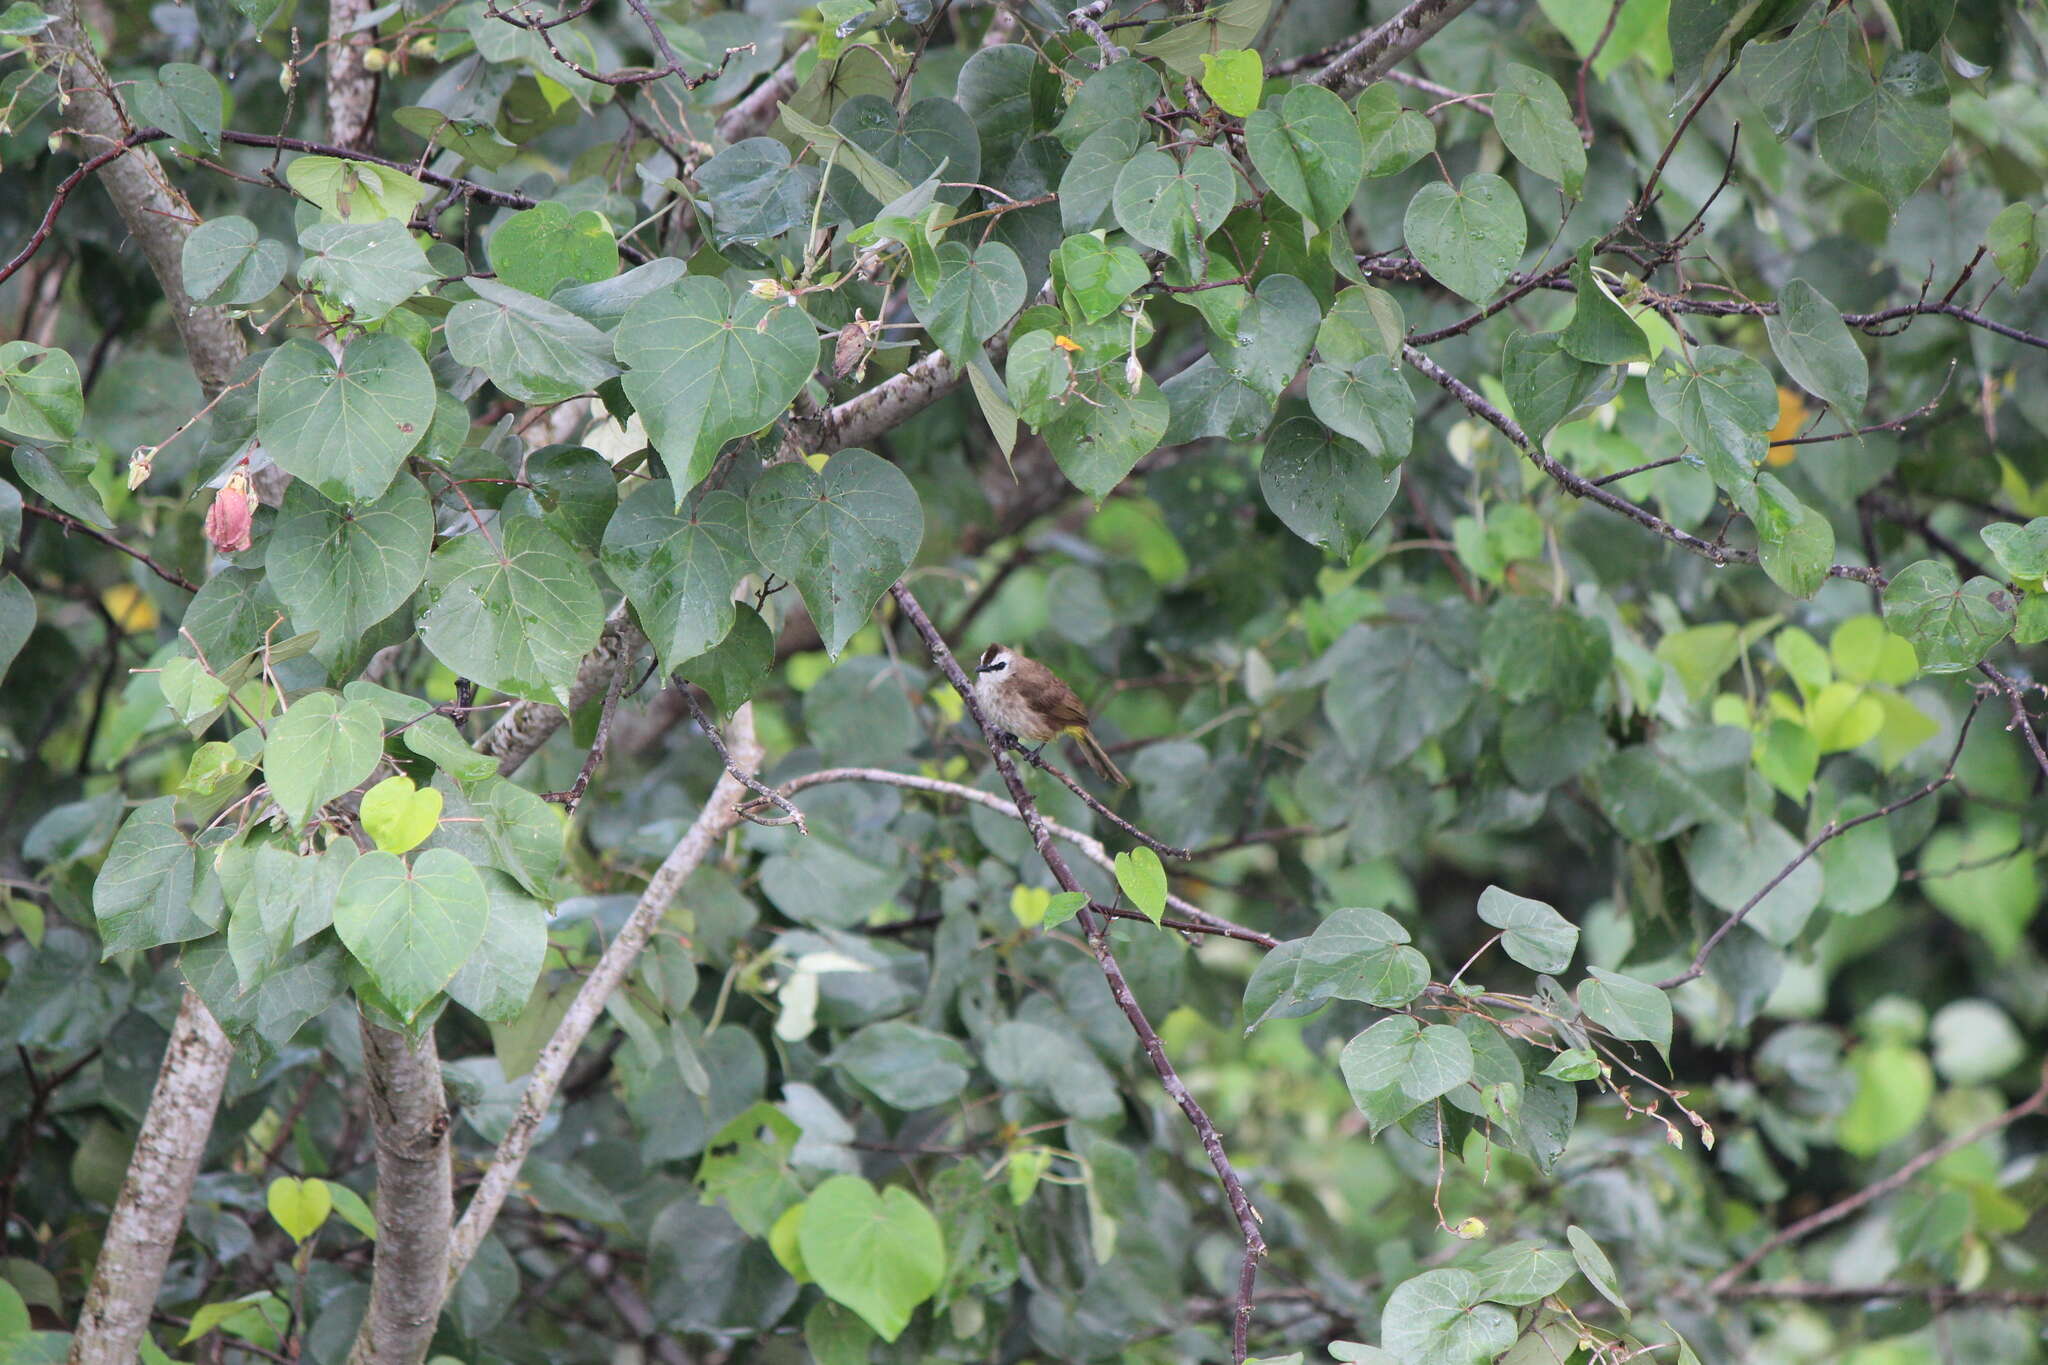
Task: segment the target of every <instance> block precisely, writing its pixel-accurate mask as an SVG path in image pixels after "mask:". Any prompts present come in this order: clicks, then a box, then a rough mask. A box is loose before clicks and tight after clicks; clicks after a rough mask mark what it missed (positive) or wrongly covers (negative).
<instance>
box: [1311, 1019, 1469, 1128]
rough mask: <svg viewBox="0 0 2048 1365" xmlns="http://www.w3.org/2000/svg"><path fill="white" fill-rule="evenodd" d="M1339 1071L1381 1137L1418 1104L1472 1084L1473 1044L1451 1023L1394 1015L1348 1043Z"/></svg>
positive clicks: (1339, 1061)
mask: <svg viewBox="0 0 2048 1365" xmlns="http://www.w3.org/2000/svg"><path fill="white" fill-rule="evenodd" d="M1338 1068H1339V1070H1341V1071H1342V1072H1343V1074H1344V1083H1345V1085H1347V1086H1348V1087H1350V1090H1351V1098H1352V1099H1353V1100H1354V1101H1355V1102H1357V1104H1358V1105H1359V1108H1360V1109H1361V1111H1362V1112H1364V1113H1365V1115H1366V1117H1367V1119H1368V1120H1370V1122H1371V1124H1372V1130H1373V1133H1374V1134H1375V1135H1377V1134H1379V1133H1380V1132H1381V1131H1382V1130H1384V1129H1385V1128H1386V1127H1387V1126H1388V1125H1389V1124H1391V1123H1394V1122H1396V1121H1397V1120H1399V1119H1400V1118H1401V1117H1402V1116H1403V1115H1404V1114H1406V1113H1408V1112H1409V1111H1410V1110H1412V1109H1414V1108H1415V1107H1416V1106H1417V1105H1420V1104H1425V1103H1427V1102H1429V1101H1430V1100H1433V1099H1436V1098H1437V1097H1438V1096H1440V1095H1443V1094H1445V1093H1446V1092H1448V1091H1450V1090H1452V1089H1454V1088H1455V1087H1457V1086H1460V1085H1464V1084H1465V1083H1466V1082H1467V1081H1470V1080H1471V1079H1472V1043H1471V1041H1470V1040H1469V1039H1467V1038H1466V1037H1465V1035H1464V1034H1463V1033H1460V1032H1459V1031H1458V1030H1457V1029H1455V1028H1452V1027H1451V1026H1450V1025H1448V1024H1431V1025H1429V1026H1428V1027H1426V1028H1425V1027H1423V1026H1422V1025H1421V1024H1418V1023H1417V1022H1416V1021H1415V1020H1413V1019H1411V1018H1409V1017H1407V1016H1406V1015H1395V1016H1393V1017H1391V1018H1387V1019H1382V1020H1380V1021H1379V1022H1378V1023H1377V1024H1374V1025H1373V1026H1372V1027H1371V1028H1369V1029H1367V1030H1366V1031H1365V1032H1363V1033H1361V1034H1359V1035H1358V1036H1357V1037H1355V1038H1353V1039H1352V1040H1351V1041H1350V1042H1348V1043H1346V1044H1345V1045H1344V1051H1343V1053H1342V1055H1341V1056H1340V1057H1339V1058H1338ZM1383 1106H1384V1107H1383Z"/></svg>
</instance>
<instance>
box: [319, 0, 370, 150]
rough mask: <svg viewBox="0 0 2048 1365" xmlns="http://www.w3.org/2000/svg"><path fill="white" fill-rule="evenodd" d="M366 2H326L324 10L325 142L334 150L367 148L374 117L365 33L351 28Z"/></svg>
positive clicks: (366, 9)
mask: <svg viewBox="0 0 2048 1365" xmlns="http://www.w3.org/2000/svg"><path fill="white" fill-rule="evenodd" d="M369 12H370V0H329V3H328V6H327V140H328V141H330V142H332V143H334V144H335V145H336V146H337V147H355V148H363V147H368V146H369V145H370V134H371V132H372V131H373V129H374V126H375V123H376V114H377V77H376V75H375V74H374V73H372V72H371V70H370V69H369V67H367V66H365V65H364V64H363V54H364V53H366V52H368V51H369V50H370V47H371V41H370V40H371V37H372V36H373V35H371V34H370V33H369V32H367V31H364V32H357V31H355V27H356V25H357V24H358V23H360V22H361V21H362V17H363V16H364V15H365V14H368V13H369Z"/></svg>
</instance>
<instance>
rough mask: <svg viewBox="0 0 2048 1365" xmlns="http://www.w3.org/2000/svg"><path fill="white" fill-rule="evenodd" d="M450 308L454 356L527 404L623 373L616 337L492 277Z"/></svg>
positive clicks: (473, 282) (476, 282)
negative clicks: (618, 363)
mask: <svg viewBox="0 0 2048 1365" xmlns="http://www.w3.org/2000/svg"><path fill="white" fill-rule="evenodd" d="M466 283H467V284H468V285H469V287H470V289H472V290H473V291H475V293H476V297H475V298H473V299H464V300H463V301H462V302H461V303H458V304H456V305H455V307H454V308H452V309H451V310H449V313H448V320H447V323H446V327H445V331H446V335H447V338H448V354H449V355H451V356H453V357H454V358H455V359H456V361H457V362H458V363H460V364H463V365H474V366H476V367H477V368H478V369H481V370H482V371H483V372H484V373H485V374H487V375H489V376H490V377H491V382H492V383H493V384H496V385H497V386H498V388H499V389H500V390H502V391H503V392H504V393H506V394H508V395H510V396H511V397H513V398H517V399H519V400H520V401H521V402H524V403H559V402H561V401H562V400H563V399H565V398H574V397H575V396H576V395H577V394H580V393H588V392H590V391H591V390H592V389H595V388H596V387H597V386H598V385H600V384H602V383H604V382H605V381H606V380H608V379H611V378H612V377H613V376H615V375H617V374H618V372H619V369H618V366H616V365H614V364H613V363H612V358H611V351H612V343H611V339H610V338H609V337H607V336H605V334H604V333H603V332H600V331H598V330H597V328H595V327H593V326H591V325H590V324H589V323H587V322H585V321H584V320H583V319H582V318H579V317H577V316H576V315H575V314H574V313H572V312H570V311H569V310H568V309H566V308H562V307H560V306H558V305H556V304H552V303H549V302H547V301H546V300H545V299H538V298H535V297H534V296H533V295H531V294H526V293H522V292H520V291H519V290H517V289H511V288H507V287H506V286H505V285H503V284H499V283H496V282H495V281H492V280H486V279H480V278H473V279H470V280H468V281H467V282H466Z"/></svg>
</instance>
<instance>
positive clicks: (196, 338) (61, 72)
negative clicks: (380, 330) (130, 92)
mask: <svg viewBox="0 0 2048 1365" xmlns="http://www.w3.org/2000/svg"><path fill="white" fill-rule="evenodd" d="M47 9H48V11H49V13H50V14H51V15H52V16H53V17H54V19H55V22H54V23H52V24H51V25H50V28H49V33H48V37H47V42H46V44H45V47H46V50H48V51H49V52H50V53H51V54H52V55H53V56H54V57H55V58H56V67H57V70H56V76H57V82H58V85H59V86H60V87H61V88H63V89H65V90H66V91H68V92H69V93H70V104H69V107H68V109H67V110H66V112H65V116H64V123H65V126H67V127H69V128H72V129H74V130H76V131H77V132H78V134H79V135H80V136H81V137H83V138H85V139H86V140H87V141H88V142H89V143H91V144H96V145H98V146H99V147H101V148H103V149H108V150H111V149H114V148H116V147H119V146H120V145H122V144H123V143H124V142H127V140H128V138H129V136H130V134H131V133H132V132H133V125H132V124H131V123H130V122H129V119H128V111H127V109H126V108H124V107H123V106H122V104H121V100H120V96H119V95H118V94H117V93H116V92H115V88H114V84H113V82H112V81H111V80H110V79H109V78H108V76H107V72H106V68H105V67H103V66H101V65H100V60H99V58H98V57H97V56H95V55H94V53H93V48H92V40H91V39H90V38H89V37H87V35H86V32H85V26H84V24H83V23H82V22H81V21H80V19H79V17H78V10H77V6H76V3H75V0H51V3H50V4H49V5H48V6H47ZM128 145H130V146H133V145H135V144H133V143H129V144H128ZM94 159H95V160H97V157H95V158H94ZM94 169H95V170H96V171H97V172H98V174H99V177H100V183H101V184H102V185H104V186H106V190H107V194H108V196H109V197H110V198H111V199H113V201H114V208H115V209H116V210H117V211H118V212H119V213H120V215H121V221H122V222H123V223H125V224H127V227H128V233H129V235H130V236H131V237H133V238H134V239H135V242H136V245H138V246H140V247H141V248H142V254H143V256H144V257H145V258H147V259H148V261H149V268H150V270H151V271H152V272H153V273H154V274H155V275H156V278H157V283H158V284H159V285H161V286H162V288H163V291H164V302H165V303H166V304H167V305H169V307H170V311H171V320H172V321H173V322H174V323H175V324H176V325H177V328H178V334H179V336H180V337H182V338H183V339H184V342H185V351H186V354H187V356H188V357H189V358H190V359H191V362H192V372H193V373H194V374H196V375H197V376H198V377H199V386H200V388H202V389H203V390H205V392H206V396H207V397H209V398H211V397H212V396H213V395H214V394H216V393H218V392H220V391H221V390H222V389H223V388H225V387H227V385H228V384H229V383H230V382H232V381H233V379H234V377H235V371H236V369H237V368H239V367H240V365H241V363H242V361H243V359H244V358H245V357H246V356H247V355H248V353H249V349H248V346H247V345H246V344H245V343H244V342H243V340H242V333H241V329H240V327H239V326H238V325H237V324H236V322H235V320H234V319H233V318H231V317H229V316H228V314H227V312H226V310H224V309H220V308H201V307H199V306H197V305H196V304H194V303H193V302H192V296H191V295H189V294H187V293H186V292H185V269H184V253H185V238H186V237H188V236H190V235H191V232H192V229H193V228H195V227H197V226H198V225H199V215H198V214H197V213H194V212H193V211H192V205H191V204H190V203H189V202H187V201H186V199H185V196H184V195H182V194H180V193H178V190H177V188H176V187H175V186H173V185H172V184H171V182H170V178H169V177H168V176H166V175H165V174H164V168H163V163H162V162H160V161H158V160H157V158H156V156H155V155H154V154H152V153H149V152H143V153H140V154H134V153H131V154H130V155H128V156H123V157H115V158H110V159H107V160H105V161H102V162H100V164H99V165H97V166H96V167H95V168H94ZM51 207H52V209H55V208H56V207H57V205H56V204H52V206H51ZM47 216H48V215H46V217H47ZM49 221H50V222H54V221H55V219H54V217H49ZM45 235H47V234H45ZM37 245H40V243H37ZM30 254H33V253H30ZM19 259H26V257H25V256H24V257H21V258H19ZM17 268H19V260H17V261H15V262H10V263H9V273H12V272H13V270H14V269H17Z"/></svg>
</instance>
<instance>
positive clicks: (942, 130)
mask: <svg viewBox="0 0 2048 1365" xmlns="http://www.w3.org/2000/svg"><path fill="white" fill-rule="evenodd" d="M788 113H789V110H788V106H784V110H783V114H784V117H785V118H787V117H788ZM832 131H833V132H834V133H836V134H838V135H839V136H840V137H841V138H843V139H844V142H843V143H842V145H841V151H840V154H839V160H838V163H837V164H836V165H835V166H834V168H833V170H832V172H831V174H829V175H827V176H826V177H825V188H826V192H827V193H829V194H830V195H831V196H832V198H833V199H834V200H835V201H836V202H837V203H838V204H839V205H840V207H841V208H842V210H844V212H845V214H846V216H847V217H848V218H851V219H852V220H853V221H854V222H856V223H863V222H867V221H868V220H870V219H872V218H875V217H877V216H879V215H881V214H883V213H884V212H887V211H888V209H889V206H890V205H891V203H892V201H896V200H899V199H901V198H902V197H903V196H904V195H905V194H906V193H908V192H909V191H910V189H911V187H912V186H917V185H923V184H925V183H926V182H927V181H930V180H934V179H943V180H945V181H947V182H949V183H948V185H946V186H934V187H933V193H934V197H936V198H937V199H939V200H942V201H943V202H945V203H948V204H957V203H959V202H960V201H961V200H963V199H965V198H966V197H967V193H968V192H967V191H966V190H965V189H963V188H959V186H963V185H966V184H968V183H970V182H972V181H976V180H979V179H981V140H980V138H978V137H977V136H976V135H975V132H974V122H973V120H971V119H969V118H968V117H967V114H966V111H965V110H963V109H961V107H960V106H959V105H957V104H955V103H954V102H953V101H951V100H949V99H946V98H945V97H944V96H938V95H934V96H928V97H927V98H925V99H921V100H919V101H917V102H916V103H915V104H913V105H911V106H910V107H909V108H908V109H905V110H903V111H902V112H901V113H899V112H897V109H896V106H895V104H893V103H892V102H891V101H889V100H887V99H884V98H882V97H881V96H879V95H855V96H854V97H853V98H852V99H850V100H848V101H847V102H846V103H845V104H843V105H841V106H840V107H839V110H838V111H837V112H836V113H834V114H833V115H832ZM825 150H826V149H824V148H820V153H819V154H820V157H821V158H822V157H823V155H824V154H825ZM855 151H858V152H861V153H864V154H865V155H864V159H862V158H855V157H851V156H849V153H851V152H855ZM877 168H879V169H881V170H882V171H885V172H886V175H882V176H878V175H876V174H875V171H876V169H877ZM899 182H900V184H901V186H902V188H900V189H899V188H895V186H896V184H897V183H899ZM899 211H900V210H899Z"/></svg>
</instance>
